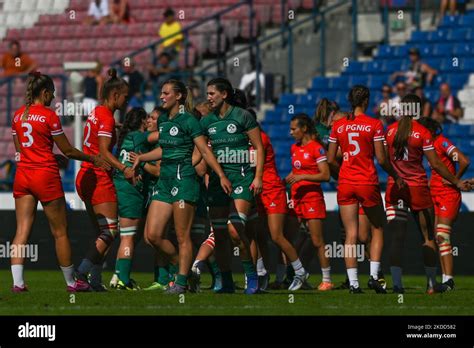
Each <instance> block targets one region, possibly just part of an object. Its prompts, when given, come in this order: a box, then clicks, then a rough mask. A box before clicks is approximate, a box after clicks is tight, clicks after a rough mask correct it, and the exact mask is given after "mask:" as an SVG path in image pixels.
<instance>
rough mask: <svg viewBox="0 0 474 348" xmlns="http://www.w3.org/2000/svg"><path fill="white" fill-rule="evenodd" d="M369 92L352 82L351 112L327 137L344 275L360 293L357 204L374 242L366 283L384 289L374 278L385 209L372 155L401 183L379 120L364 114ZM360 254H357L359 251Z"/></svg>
mask: <svg viewBox="0 0 474 348" xmlns="http://www.w3.org/2000/svg"><path fill="white" fill-rule="evenodd" d="M369 98H370V93H369V89H368V88H367V87H365V86H360V85H357V86H354V87H353V88H352V89H351V90H350V92H349V96H348V99H349V102H350V104H351V106H352V113H351V114H350V115H348V116H347V117H345V118H342V119H340V120H338V121H337V122H334V124H333V127H332V131H331V136H330V137H329V143H330V144H329V153H328V157H329V164H330V165H331V166H333V168H334V169H335V172H338V173H339V174H338V180H339V185H338V187H337V202H338V204H339V208H340V214H341V219H342V222H343V225H344V229H345V231H346V240H345V244H344V249H345V257H344V258H345V262H346V268H347V276H348V278H349V284H350V286H349V289H350V290H349V291H350V293H355V294H356V293H362V290H361V289H360V287H359V280H358V277H357V256H358V255H356V250H357V249H356V243H357V236H358V232H359V205H360V206H362V208H363V209H364V212H365V214H366V215H367V217H368V218H369V221H370V223H371V224H372V235H373V238H374V239H377V240H378V243H374V244H373V245H374V246H376V248H374V249H373V250H371V253H370V257H371V278H370V280H369V284H370V287H371V288H373V289H374V290H375V291H376V292H377V293H385V292H386V291H385V289H383V287H382V285H381V284H380V283H379V282H378V279H377V278H376V277H377V274H378V271H379V268H380V259H381V255H382V248H383V226H384V225H385V222H386V219H385V212H384V210H383V204H382V197H381V195H380V188H379V181H378V176H377V171H376V169H375V165H374V155H375V157H376V158H377V161H378V162H379V164H380V166H381V167H382V168H383V169H384V170H385V171H386V172H387V173H388V174H389V175H391V176H393V177H394V178H395V179H396V180H397V183H398V184H399V185H403V183H402V180H401V179H399V178H398V176H397V174H396V173H395V172H394V170H393V168H392V167H391V166H390V163H389V162H388V160H387V159H386V155H385V151H384V147H383V141H384V135H383V126H382V122H380V121H379V120H376V119H373V118H371V117H369V116H367V115H365V111H366V110H367V107H368V105H369ZM338 147H340V148H341V152H342V156H343V158H342V165H340V166H339V164H338V161H337V159H336V154H337V151H338ZM359 256H360V255H359Z"/></svg>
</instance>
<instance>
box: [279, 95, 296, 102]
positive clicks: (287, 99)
mask: <svg viewBox="0 0 474 348" xmlns="http://www.w3.org/2000/svg"><path fill="white" fill-rule="evenodd" d="M296 99H297V95H296V94H288V93H285V94H282V95H281V96H280V100H279V101H278V104H280V105H295V104H296Z"/></svg>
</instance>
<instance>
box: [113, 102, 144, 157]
mask: <svg viewBox="0 0 474 348" xmlns="http://www.w3.org/2000/svg"><path fill="white" fill-rule="evenodd" d="M146 116H147V114H146V111H145V109H143V108H133V109H132V110H130V111H129V112H127V115H126V116H125V121H124V122H123V125H122V128H120V132H119V136H118V141H117V148H118V149H121V147H122V144H123V141H124V139H125V137H126V136H127V134H128V133H130V132H133V131H137V130H139V129H140V127H141V126H142V124H143V122H144V121H145V119H146Z"/></svg>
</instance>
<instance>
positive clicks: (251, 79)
mask: <svg viewBox="0 0 474 348" xmlns="http://www.w3.org/2000/svg"><path fill="white" fill-rule="evenodd" d="M257 64H258V68H259V71H260V73H259V80H260V96H261V97H263V90H264V88H265V75H264V74H263V72H262V67H261V65H260V62H256V60H255V59H251V60H250V72H249V73H247V74H244V75H242V78H241V79H240V84H239V89H241V90H242V91H244V92H245V96H246V97H247V100H248V103H249V106H251V107H253V106H255V100H256V97H257Z"/></svg>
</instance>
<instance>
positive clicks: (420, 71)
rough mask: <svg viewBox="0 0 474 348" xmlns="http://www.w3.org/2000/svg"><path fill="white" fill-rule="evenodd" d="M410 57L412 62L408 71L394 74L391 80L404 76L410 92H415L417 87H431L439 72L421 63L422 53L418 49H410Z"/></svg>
mask: <svg viewBox="0 0 474 348" xmlns="http://www.w3.org/2000/svg"><path fill="white" fill-rule="evenodd" d="M408 55H409V58H410V62H411V63H410V66H409V67H408V70H407V71H398V72H395V73H393V74H392V76H391V79H392V80H395V79H396V78H397V77H401V76H403V77H404V78H405V83H406V84H407V86H408V89H409V92H413V91H414V90H415V88H417V87H422V88H424V87H425V85H426V84H428V85H430V84H431V81H432V80H433V77H434V76H435V75H436V74H437V73H438V71H437V70H436V69H433V68H432V67H430V66H429V65H428V64H426V63H424V62H422V61H421V57H420V51H419V50H418V49H417V48H415V47H412V48H410V50H409V51H408Z"/></svg>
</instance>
